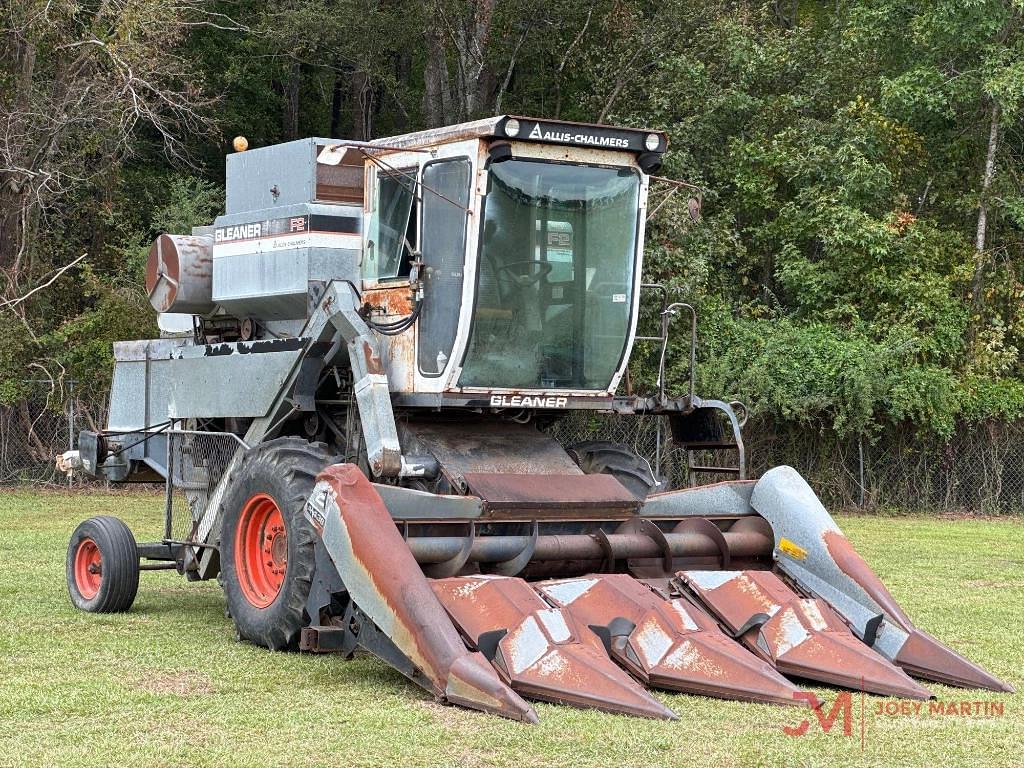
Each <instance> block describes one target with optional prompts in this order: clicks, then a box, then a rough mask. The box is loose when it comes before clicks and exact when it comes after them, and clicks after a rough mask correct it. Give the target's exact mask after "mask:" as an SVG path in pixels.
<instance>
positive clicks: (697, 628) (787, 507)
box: [62, 116, 1010, 722]
mask: <svg viewBox="0 0 1024 768" xmlns="http://www.w3.org/2000/svg"><path fill="white" fill-rule="evenodd" d="M666 145H667V139H666V137H665V135H664V134H662V133H658V132H652V131H641V130H631V129H622V128H610V127H606V126H594V125H580V124H571V123H559V122H551V121H545V120H535V119H528V118H523V117H510V116H502V117H496V118H491V119H486V120H480V121H477V122H472V123H466V124H463V125H456V126H453V127H450V128H444V129H439V130H431V131H424V132H421V133H413V134H409V135H405V136H398V137H394V138H387V139H380V140H377V141H372V142H368V143H366V142H364V143H360V142H348V141H338V140H327V139H308V140H302V141H294V142H290V143H287V144H282V145H279V146H271V147H266V148H261V149H254V150H250V151H246V152H239V153H236V154H233V155H230V156H229V157H228V158H227V201H226V213H225V214H224V215H223V216H220V217H219V218H218V219H217V220H216V221H215V222H214V224H213V226H212V227H202V228H198V229H196V230H195V231H193V232H192V233H191V234H189V235H173V234H165V235H161V236H160V237H159V238H158V239H157V241H156V242H155V243H154V245H153V248H152V250H151V252H150V258H149V268H148V272H147V276H146V287H147V289H148V291H149V296H150V300H151V302H152V304H153V306H154V308H155V309H156V310H157V312H158V313H160V314H159V321H160V326H161V329H162V333H161V338H159V339H153V340H148V341H135V342H123V343H119V344H117V345H116V346H115V357H116V367H115V370H114V379H113V386H112V392H111V401H110V416H109V423H108V425H107V428H106V429H105V430H104V431H102V432H100V433H94V432H83V433H82V434H81V436H80V439H79V448H78V450H77V451H73V452H69V453H68V454H65V456H64V457H62V465H63V466H64V467H65V468H70V469H75V468H77V469H81V470H84V471H86V472H88V473H91V474H93V475H97V476H99V477H103V478H106V479H108V480H111V481H117V482H122V481H153V480H157V479H162V480H163V481H165V482H166V489H167V495H166V510H165V530H164V536H163V538H162V539H161V540H160V541H157V542H152V543H143V544H137V543H136V541H135V538H134V536H133V535H132V533H131V532H130V531H129V530H128V528H127V527H126V526H125V525H124V524H123V523H121V522H120V521H119V520H117V519H116V518H113V517H100V518H93V519H91V520H88V521H86V522H84V523H82V525H81V526H79V528H78V529H77V530H76V531H75V533H74V535H73V537H72V540H71V543H70V546H69V550H68V560H67V574H68V583H69V589H70V593H71V597H72V600H73V602H74V603H75V605H77V606H78V607H79V608H81V609H83V610H86V611H108V612H109V611H123V610H127V609H128V608H129V607H130V606H131V604H132V601H133V600H134V598H135V594H136V591H137V588H138V581H139V570H140V568H142V569H146V568H173V569H176V570H177V571H178V572H179V573H180V574H182V575H184V576H186V577H187V578H188V579H190V580H202V579H211V578H215V577H216V578H218V579H219V580H220V582H221V584H222V586H223V588H224V592H225V596H226V601H227V607H228V610H229V612H230V614H231V616H232V618H233V620H234V623H235V626H236V628H237V631H238V635H239V637H241V638H243V639H245V640H248V641H251V642H253V643H256V644H259V645H263V646H266V647H269V648H273V649H285V648H290V649H302V650H305V651H310V652H336V653H340V654H342V655H343V656H350V655H351V654H353V653H354V652H355V651H357V650H359V649H362V650H365V651H368V652H370V653H372V654H375V655H376V656H378V657H380V658H381V659H383V660H384V661H385V662H387V663H388V664H390V665H391V666H393V667H395V668H396V669H397V670H399V671H400V672H401V673H402V674H404V675H406V676H407V677H408V678H409V679H411V680H413V681H414V682H416V683H417V684H418V685H420V686H422V687H423V688H425V689H426V690H427V691H429V692H430V693H431V694H432V695H433V696H435V697H437V698H438V699H439V700H442V701H447V702H450V703H453V704H460V705H463V706H466V707H471V708H475V709H480V710H484V711H487V712H493V713H496V714H500V715H504V716H506V717H510V718H514V719H518V720H523V721H530V722H532V721H535V720H536V719H537V715H536V713H535V712H534V710H533V708H532V707H531V705H530V704H529V703H527V701H526V699H536V700H541V701H549V702H561V703H565V704H571V705H575V706H581V707H594V708H597V709H602V710H607V711H610V712H618V713H627V714H632V715H640V716H645V717H653V718H672V717H674V715H673V713H672V712H671V711H670V710H669V709H668V708H667V707H666V706H665V705H664V704H663V703H661V702H660V701H659V700H657V699H655V698H654V697H653V696H652V695H651V694H650V693H649V692H648V690H647V688H648V687H650V688H659V689H667V690H672V691H682V692H687V693H693V694H698V695H703V696H716V697H722V698H727V699H738V700H741V701H753V702H769V703H775V704H793V703H795V702H796V701H800V700H801V699H799V698H794V697H795V694H797V692H798V688H797V681H817V682H822V683H827V684H831V685H837V686H847V687H853V688H857V689H859V688H860V687H861V686H862V685H863V687H864V688H865V689H866V690H867V691H869V692H872V693H877V694H881V695H894V696H908V697H913V698H918V699H924V698H927V697H928V696H929V692H928V690H927V689H926V688H925V687H923V686H922V685H921V684H920V683H918V682H915V680H913V679H912V677H916V678H921V679H924V680H931V681H937V682H941V683H946V684H950V685H959V686H965V687H978V688H987V689H991V690H996V691H1008V690H1010V687H1009V686H1008V685H1007V684H1005V683H1003V682H1001V681H1000V680H998V679H996V678H995V677H993V676H992V675H990V674H988V673H986V672H985V671H983V670H982V669H980V668H979V667H977V666H975V665H974V664H972V663H971V662H969V661H968V660H966V659H965V658H963V657H962V656H960V655H958V654H957V653H956V652H954V651H952V650H951V649H949V648H948V647H946V646H945V645H943V644H942V643H940V642H939V641H937V640H935V639H934V638H932V637H931V636H930V635H928V634H925V633H924V632H923V631H921V630H919V629H918V628H916V627H915V626H914V624H913V623H912V622H911V620H910V619H909V618H908V617H907V615H906V614H905V613H904V612H903V610H902V609H901V608H900V607H899V605H898V604H897V603H896V601H895V600H894V599H893V597H892V596H891V595H890V594H889V592H888V591H887V590H886V588H885V587H884V586H883V585H882V583H881V582H880V581H879V580H878V578H877V577H876V576H875V575H874V573H873V572H872V571H871V569H870V568H869V567H868V565H867V564H866V563H865V562H864V560H862V559H861V557H860V556H859V555H858V554H857V553H856V552H855V551H854V549H853V547H852V546H851V545H850V543H849V542H848V541H847V540H846V538H845V537H844V536H843V534H842V533H841V532H840V530H839V529H838V528H837V527H836V525H835V523H834V522H833V521H832V518H831V517H830V516H829V515H828V513H827V512H826V511H825V509H824V508H823V507H822V505H821V504H820V503H819V501H818V499H817V498H816V497H815V495H814V493H813V492H812V490H811V489H810V488H809V487H808V485H807V484H806V483H805V482H804V480H803V479H802V478H801V477H800V476H799V475H798V474H797V473H796V472H795V471H794V470H792V469H790V468H788V467H778V468H776V469H772V470H771V471H769V472H767V473H766V474H765V475H764V476H762V477H761V478H759V479H757V480H751V479H747V477H746V472H745V456H744V449H743V441H742V437H741V431H740V430H741V422H742V418H741V417H742V411H741V409H740V407H739V405H738V404H735V403H733V404H730V403H727V402H724V401H721V400H714V399H705V398H702V397H699V396H697V395H696V394H695V392H694V390H693V368H694V366H695V364H696V354H695V344H696V335H695V334H696V331H695V327H696V317H695V316H694V314H693V311H692V308H690V307H689V306H688V305H685V304H671V303H669V302H668V300H667V299H666V298H665V296H666V292H665V291H664V289H662V288H661V287H660V286H650V285H645V284H643V283H642V282H641V270H642V252H643V241H644V224H645V220H646V218H647V215H648V206H647V196H648V186H649V184H650V183H651V180H652V174H654V173H656V172H657V170H658V168H659V167H660V165H661V161H662V156H663V154H664V152H665V150H666ZM695 207H696V205H692V206H691V210H692V209H693V208H695ZM647 300H653V301H655V302H656V304H655V305H654V306H653V308H652V310H651V311H652V312H653V314H654V315H656V316H657V317H658V318H660V329H661V330H660V334H659V335H654V336H646V337H643V336H638V331H637V326H638V318H639V316H640V314H641V311H642V308H643V303H644V301H647ZM679 315H684V316H685V317H686V319H687V321H688V322H687V334H688V336H689V343H690V348H689V354H690V383H689V386H688V392H686V393H685V394H683V395H681V396H671V395H670V394H669V393H667V392H666V389H665V385H664V360H665V351H666V348H667V347H668V346H669V343H670V338H669V337H670V332H671V322H670V321H671V320H672V318H673V317H676V316H679ZM638 339H643V341H644V343H646V344H650V345H653V346H654V347H655V349H656V351H657V352H660V360H661V370H660V373H659V380H658V387H657V390H656V391H655V392H653V393H651V394H647V395H638V394H633V393H630V392H628V391H627V392H626V393H625V394H617V392H618V391H619V389H620V382H622V380H623V377H624V375H625V374H626V368H627V364H628V361H629V359H630V354H631V352H632V351H633V347H634V342H635V341H637V340H638ZM624 388H625V389H627V390H628V389H629V387H624ZM574 411H587V412H600V413H603V414H617V415H618V416H619V418H623V419H628V418H634V417H637V416H656V417H659V418H661V419H662V420H663V421H664V422H665V424H666V432H665V433H666V435H668V434H670V435H671V439H672V440H673V441H674V444H675V446H677V447H679V448H682V449H684V450H685V451H686V452H688V455H689V456H690V457H691V463H690V466H689V467H688V477H689V478H691V481H692V479H693V478H695V477H698V476H702V477H708V478H714V477H716V476H719V477H720V476H722V475H725V476H727V477H729V478H730V479H728V480H725V481H723V482H716V483H712V484H708V485H704V486H699V485H696V484H695V483H692V482H691V485H692V486H693V487H686V488H679V489H669V488H667V487H666V483H665V482H664V481H663V480H662V479H661V478H660V477H658V473H657V471H656V470H657V469H658V468H657V467H655V468H652V467H651V465H650V464H649V463H648V462H647V461H646V460H645V459H644V458H643V457H641V456H639V455H637V454H636V453H635V452H634V451H633V450H632V449H631V448H629V447H627V446H626V445H623V444H618V443H607V442H598V441H590V442H584V443H577V444H573V445H562V444H560V443H559V442H558V441H557V440H556V439H555V438H554V437H552V436H551V435H552V434H553V433H552V431H551V430H549V429H548V427H550V426H551V425H553V424H556V423H557V422H558V421H559V420H560V419H562V418H564V417H565V416H566V415H567V414H568V413H570V412H574ZM738 413H739V415H738ZM708 455H711V456H715V457H718V458H717V459H715V460H710V461H708V460H705V461H704V463H703V464H698V463H697V462H696V460H695V459H696V457H699V456H708ZM729 457H735V458H736V460H735V461H734V462H732V465H731V466H728V465H727V464H726V463H725V462H726V460H727V459H728V458H729ZM140 560H142V561H144V562H143V563H142V564H141V565H140Z"/></svg>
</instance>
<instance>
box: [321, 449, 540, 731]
mask: <svg viewBox="0 0 1024 768" xmlns="http://www.w3.org/2000/svg"><path fill="white" fill-rule="evenodd" d="M306 516H307V518H308V519H309V520H310V522H311V523H312V524H313V526H314V528H315V529H316V530H317V532H318V533H319V534H320V536H321V538H322V539H323V542H324V546H325V547H326V549H327V552H328V554H329V555H330V558H331V561H332V562H333V563H334V565H335V567H336V568H337V569H338V574H339V575H340V576H341V579H342V582H343V583H344V584H345V588H346V590H347V591H348V593H349V595H350V596H351V599H352V601H353V602H354V603H355V605H356V606H358V608H359V610H360V612H361V613H362V614H364V615H365V616H366V617H367V618H368V620H369V621H372V623H373V625H374V626H375V628H376V629H377V630H379V631H380V632H382V633H383V634H384V635H385V636H386V637H387V638H388V639H389V640H390V642H391V643H393V644H394V646H395V647H396V648H397V649H398V650H399V651H400V653H401V654H402V655H403V656H404V657H405V658H406V659H408V661H409V662H410V663H411V665H412V666H413V668H414V669H415V670H416V671H417V673H416V674H413V675H411V677H412V679H413V681H414V682H416V683H417V684H419V685H422V686H423V687H425V688H426V689H427V690H429V691H431V692H432V693H433V694H434V695H435V696H437V697H439V698H444V699H447V700H449V701H451V702H453V703H458V704H462V705H463V706H469V707H473V708H475V709H482V710H485V711H488V712H494V713H495V714H500V715H503V716H505V717H510V718H512V719H516V720H526V721H528V722H536V721H537V715H536V713H535V712H534V711H533V708H532V707H530V705H529V704H527V703H526V702H525V701H523V700H522V699H521V698H519V696H517V695H516V694H515V693H514V692H513V691H512V690H510V689H509V688H508V687H507V686H506V685H505V684H504V683H502V681H501V680H499V679H498V676H497V675H496V674H495V673H494V670H492V669H491V668H490V667H488V666H487V664H486V662H485V660H484V659H483V658H481V657H480V656H479V654H472V653H470V652H469V651H467V650H466V647H465V645H464V644H463V642H462V640H461V639H460V638H459V634H458V632H457V631H456V630H455V627H453V626H452V623H451V621H449V619H448V617H447V616H446V615H445V613H444V610H443V609H442V607H441V605H440V603H439V602H438V600H437V598H436V597H435V596H434V593H433V591H432V590H431V588H430V586H429V585H428V583H427V580H426V579H425V578H424V577H423V574H422V572H421V571H420V569H419V566H418V565H417V564H416V561H415V560H414V559H413V557H412V554H411V553H410V552H409V549H408V548H407V547H406V546H405V544H404V543H403V542H402V537H401V536H400V535H399V533H398V529H397V528H396V527H395V524H394V521H393V520H392V519H391V516H390V515H389V514H388V511H387V509H386V508H385V507H384V503H383V501H381V498H380V496H379V495H378V494H377V492H376V491H375V490H374V489H373V486H372V485H371V484H370V481H369V480H367V479H366V477H365V476H364V475H363V474H362V472H360V470H359V468H358V467H356V466H354V465H352V464H335V465H333V466H330V467H328V468H327V469H325V470H324V471H323V472H321V473H320V475H319V477H318V478H317V484H316V487H315V488H314V489H313V492H312V494H311V495H310V497H309V501H308V502H307V504H306ZM367 629H369V628H367ZM354 634H355V636H356V638H358V637H359V635H360V634H361V630H359V629H357V630H356V631H355V632H354ZM369 650H373V648H372V647H371V648H369Z"/></svg>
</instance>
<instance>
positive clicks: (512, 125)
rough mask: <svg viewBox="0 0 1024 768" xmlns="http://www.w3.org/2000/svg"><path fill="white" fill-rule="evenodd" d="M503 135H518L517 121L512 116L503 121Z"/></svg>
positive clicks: (513, 136)
mask: <svg viewBox="0 0 1024 768" xmlns="http://www.w3.org/2000/svg"><path fill="white" fill-rule="evenodd" d="M505 135H506V136H508V137H509V138H512V139H514V138H515V137H516V136H518V135H519V121H518V120H516V119H515V118H514V117H513V118H512V119H511V120H506V121H505Z"/></svg>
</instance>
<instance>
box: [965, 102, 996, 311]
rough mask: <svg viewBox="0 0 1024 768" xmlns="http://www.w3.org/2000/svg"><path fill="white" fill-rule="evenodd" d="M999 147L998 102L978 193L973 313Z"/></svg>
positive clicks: (981, 287) (981, 284) (978, 300)
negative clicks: (990, 188) (989, 192)
mask: <svg viewBox="0 0 1024 768" xmlns="http://www.w3.org/2000/svg"><path fill="white" fill-rule="evenodd" d="M998 149H999V104H997V103H995V102H993V103H992V111H991V116H990V118H989V129H988V151H987V152H986V154H985V170H984V172H983V173H982V176H981V192H980V194H979V195H978V197H979V202H978V227H977V229H976V230H975V234H974V277H973V278H972V279H971V299H972V302H973V304H974V309H975V314H977V311H978V310H980V309H981V306H982V304H983V303H984V301H983V300H984V295H983V294H984V291H985V267H986V265H987V259H986V258H985V238H986V235H987V234H988V191H989V187H991V186H992V179H993V177H994V176H995V174H996V151H997V150H998Z"/></svg>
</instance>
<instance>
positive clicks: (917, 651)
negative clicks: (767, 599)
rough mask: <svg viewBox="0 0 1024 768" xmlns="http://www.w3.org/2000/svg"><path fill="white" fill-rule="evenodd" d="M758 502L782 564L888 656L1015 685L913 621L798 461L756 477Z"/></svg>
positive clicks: (939, 676) (974, 680)
mask: <svg viewBox="0 0 1024 768" xmlns="http://www.w3.org/2000/svg"><path fill="white" fill-rule="evenodd" d="M751 505H752V506H753V507H754V508H755V509H756V510H757V511H758V512H759V513H760V514H761V515H762V516H763V517H764V518H765V519H767V520H768V522H769V523H771V526H772V530H773V532H774V539H775V555H776V558H777V560H778V567H779V569H780V570H781V571H782V572H783V573H785V574H786V575H787V576H789V577H790V578H791V579H793V580H794V581H795V582H796V583H797V584H798V585H799V586H800V587H801V588H802V589H804V590H806V591H807V592H809V593H811V594H814V595H817V596H818V597H821V598H822V599H824V600H825V601H826V602H828V604H829V605H830V606H832V608H834V609H835V610H836V611H837V612H838V613H839V614H840V615H841V616H842V617H843V619H844V620H845V621H846V622H847V623H849V624H850V625H851V626H852V627H853V630H854V632H855V633H856V634H857V636H858V637H860V638H862V639H863V640H864V641H865V642H866V643H868V644H869V645H871V646H872V647H873V648H874V649H875V650H876V651H878V652H879V653H880V654H882V655H883V656H884V657H885V658H887V659H889V660H890V661H895V662H896V663H897V664H899V665H900V666H901V667H903V668H904V669H906V670H907V671H908V672H910V673H912V674H914V675H916V676H919V677H923V678H926V679H928V680H935V681H937V682H941V683H946V684H949V685H959V686H963V687H967V688H987V689H989V690H993V691H1002V692H1009V691H1013V687H1012V686H1011V685H1009V684H1008V683H1006V682H1004V681H1002V680H1000V679H999V678H997V677H995V676H994V675H991V674H989V673H988V672H986V671H985V670H983V669H982V668H981V667H979V666H977V665H976V664H973V663H972V662H970V661H968V660H967V659H965V658H964V657H963V656H961V655H959V654H958V653H956V652H955V651H953V650H952V649H950V648H948V647H946V646H945V645H943V644H942V643H940V642H939V641H938V640H936V639H935V638H933V637H931V636H930V635H928V634H926V633H924V632H922V631H921V630H919V629H917V628H916V627H915V626H914V624H913V623H912V622H911V621H910V618H909V617H908V616H907V615H906V613H904V611H903V609H902V608H901V607H900V606H899V604H898V603H897V602H896V600H895V598H893V596H892V595H891V594H890V593H889V591H888V590H887V589H886V588H885V585H883V584H882V582H881V580H880V579H879V578H878V576H876V575H875V573H874V572H873V571H872V570H871V568H870V566H868V564H867V563H866V562H864V559H863V558H862V557H861V556H860V555H859V554H858V553H857V551H856V550H854V548H853V545H852V544H850V542H849V540H847V538H846V537H845V536H844V535H843V533H842V531H840V530H839V526H837V525H836V524H835V521H833V520H832V517H831V516H830V515H829V514H828V512H827V511H826V510H825V507H824V506H822V504H821V502H820V501H819V500H818V497H817V496H815V494H814V491H813V490H811V487H810V486H809V485H808V484H807V482H806V481H805V480H804V479H803V478H802V477H801V476H800V474H799V473H798V472H797V471H796V470H795V469H793V468H792V467H785V466H783V467H775V468H774V469H771V470H769V471H768V472H766V473H765V474H764V476H763V477H762V478H761V479H760V480H758V481H757V485H756V486H755V488H754V492H753V494H752V495H751Z"/></svg>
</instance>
